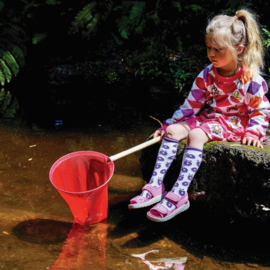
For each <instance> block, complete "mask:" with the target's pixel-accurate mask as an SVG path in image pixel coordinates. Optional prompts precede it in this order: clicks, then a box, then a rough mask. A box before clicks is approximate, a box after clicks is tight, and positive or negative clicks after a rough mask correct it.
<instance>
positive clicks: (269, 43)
mask: <svg viewBox="0 0 270 270" xmlns="http://www.w3.org/2000/svg"><path fill="white" fill-rule="evenodd" d="M262 34H263V38H264V45H265V47H266V49H267V51H268V53H267V56H268V58H266V62H267V72H268V80H267V84H268V87H269V88H270V79H269V77H270V57H269V54H270V32H269V31H268V30H267V29H266V27H264V28H263V29H262Z"/></svg>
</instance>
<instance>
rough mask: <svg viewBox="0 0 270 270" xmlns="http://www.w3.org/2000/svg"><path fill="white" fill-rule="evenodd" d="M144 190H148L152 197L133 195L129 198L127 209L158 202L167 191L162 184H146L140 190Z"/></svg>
mask: <svg viewBox="0 0 270 270" xmlns="http://www.w3.org/2000/svg"><path fill="white" fill-rule="evenodd" d="M144 190H147V191H148V192H150V193H151V194H152V197H151V198H150V199H147V198H145V197H143V196H141V195H138V196H136V197H134V198H133V199H131V200H130V204H129V205H128V208H129V209H137V208H143V207H147V206H150V205H152V204H155V203H158V202H160V201H161V200H162V199H163V198H164V196H165V195H166V193H167V192H166V191H165V188H164V185H163V184H162V185H161V186H159V187H154V186H151V185H149V184H147V185H145V186H144V187H143V188H142V191H144Z"/></svg>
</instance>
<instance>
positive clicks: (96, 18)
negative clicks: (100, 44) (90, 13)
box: [83, 13, 100, 36]
mask: <svg viewBox="0 0 270 270" xmlns="http://www.w3.org/2000/svg"><path fill="white" fill-rule="evenodd" d="M99 18H100V13H97V14H95V16H94V18H93V20H91V22H89V23H88V24H87V25H86V31H84V35H83V36H89V35H90V34H91V33H92V32H95V30H96V26H97V24H98V21H99Z"/></svg>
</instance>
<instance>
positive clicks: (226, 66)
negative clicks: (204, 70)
mask: <svg viewBox="0 0 270 270" xmlns="http://www.w3.org/2000/svg"><path fill="white" fill-rule="evenodd" d="M206 47H207V56H208V58H209V60H210V61H211V62H212V64H213V66H214V67H216V68H217V69H218V71H219V74H220V75H222V76H224V77H226V76H232V74H233V73H234V71H235V70H236V68H237V54H238V53H237V52H233V51H231V50H229V48H227V47H221V46H217V45H216V44H214V43H213V42H212V39H211V38H210V36H209V35H207V36H206Z"/></svg>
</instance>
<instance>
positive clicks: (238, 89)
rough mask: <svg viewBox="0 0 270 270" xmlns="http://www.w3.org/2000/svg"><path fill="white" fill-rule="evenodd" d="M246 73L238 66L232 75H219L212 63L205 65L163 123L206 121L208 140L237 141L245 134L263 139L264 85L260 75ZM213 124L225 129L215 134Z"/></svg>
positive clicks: (267, 111) (268, 112) (269, 109)
mask: <svg viewBox="0 0 270 270" xmlns="http://www.w3.org/2000/svg"><path fill="white" fill-rule="evenodd" d="M247 75H248V72H246V70H245V68H244V67H242V69H241V70H240V71H239V72H238V73H237V74H235V75H234V76H232V77H222V76H220V75H219V74H218V72H217V69H216V68H215V67H214V66H213V65H212V64H211V65H209V66H207V67H206V68H205V69H204V70H203V71H202V72H201V73H200V74H199V75H198V77H197V78H196V79H195V81H194V83H193V86H192V89H191V91H190V93H189V95H188V97H187V99H186V100H185V101H184V103H183V105H182V106H180V107H179V108H178V109H177V110H176V111H175V112H174V114H173V116H172V118H170V119H167V120H166V121H165V123H164V125H165V126H166V125H171V124H174V123H177V122H182V121H186V122H187V123H188V124H189V126H190V127H191V128H194V127H198V126H200V127H201V126H203V124H205V123H208V126H209V135H210V138H211V139H212V140H227V141H239V140H241V139H242V138H243V137H245V136H249V137H253V138H255V139H257V140H261V141H264V140H266V137H265V135H266V130H267V128H268V124H269V117H270V104H269V101H268V99H267V98H266V96H265V94H266V93H267V91H268V87H267V84H266V82H265V80H264V79H263V78H262V77H261V76H259V75H258V76H256V77H254V78H253V79H247V77H248V76H247ZM206 103H207V104H208V105H207V106H206V105H205V104H206ZM210 124H211V125H210ZM215 124H217V125H218V126H219V128H220V129H222V130H223V129H224V130H225V129H226V132H221V133H222V134H219V135H218V134H217V133H218V132H217V131H214V130H212V131H211V128H212V129H213V125H215ZM213 135H214V136H213Z"/></svg>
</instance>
